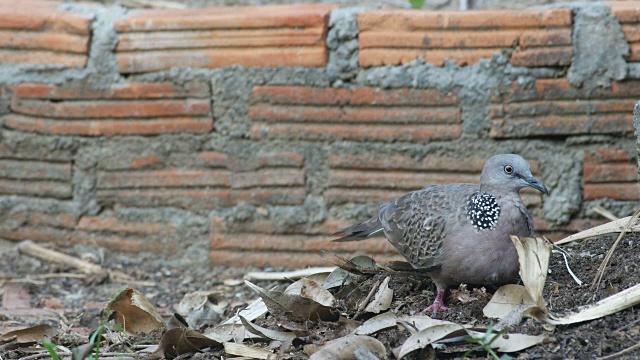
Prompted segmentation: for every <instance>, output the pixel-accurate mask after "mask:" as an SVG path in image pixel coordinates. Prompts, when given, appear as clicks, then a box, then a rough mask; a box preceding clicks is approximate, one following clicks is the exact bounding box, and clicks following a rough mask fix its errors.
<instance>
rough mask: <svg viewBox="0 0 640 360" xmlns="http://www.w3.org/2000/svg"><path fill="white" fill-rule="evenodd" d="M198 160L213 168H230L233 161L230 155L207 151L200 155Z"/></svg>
mask: <svg viewBox="0 0 640 360" xmlns="http://www.w3.org/2000/svg"><path fill="white" fill-rule="evenodd" d="M198 158H200V159H201V160H202V161H204V162H205V164H206V165H207V166H209V167H212V168H229V167H230V164H231V160H230V159H229V155H227V154H223V153H221V152H217V151H205V152H201V153H198Z"/></svg>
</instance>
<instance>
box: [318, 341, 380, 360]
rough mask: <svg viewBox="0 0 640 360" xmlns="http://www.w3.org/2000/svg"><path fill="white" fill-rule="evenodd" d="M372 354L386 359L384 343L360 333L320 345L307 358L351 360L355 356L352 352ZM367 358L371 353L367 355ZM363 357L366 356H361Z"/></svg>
mask: <svg viewBox="0 0 640 360" xmlns="http://www.w3.org/2000/svg"><path fill="white" fill-rule="evenodd" d="M356 353H360V354H365V355H366V354H368V353H370V354H372V355H373V356H376V357H377V358H378V359H386V358H387V351H386V349H385V347H384V345H383V344H382V343H381V342H380V341H378V340H377V339H375V338H372V337H370V336H362V335H347V336H345V337H341V338H338V339H335V340H332V341H329V342H328V343H326V344H325V345H324V346H322V347H321V348H320V349H319V350H318V351H316V352H315V353H313V355H311V356H310V357H309V360H351V359H354V358H357V357H356V356H354V354H356ZM369 356H370V357H369V358H373V357H371V355H369ZM362 358H365V359H366V357H364V356H363V357H362Z"/></svg>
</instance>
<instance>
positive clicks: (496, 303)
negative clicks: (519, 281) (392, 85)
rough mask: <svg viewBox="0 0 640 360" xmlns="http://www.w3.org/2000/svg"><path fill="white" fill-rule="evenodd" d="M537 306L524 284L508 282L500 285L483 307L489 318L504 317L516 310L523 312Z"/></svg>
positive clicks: (485, 314)
mask: <svg viewBox="0 0 640 360" xmlns="http://www.w3.org/2000/svg"><path fill="white" fill-rule="evenodd" d="M534 306H536V303H535V302H533V300H532V299H531V295H529V292H528V291H527V289H526V288H525V287H524V286H522V285H516V284H508V285H504V286H502V287H500V288H499V289H498V290H497V291H496V292H495V294H493V297H491V300H490V301H489V303H488V304H487V305H486V306H485V307H484V309H482V312H483V313H484V316H486V317H489V318H496V319H504V318H505V317H507V315H509V314H510V313H512V312H513V311H514V310H515V311H519V312H520V313H523V312H524V311H525V310H527V309H529V308H532V307H534Z"/></svg>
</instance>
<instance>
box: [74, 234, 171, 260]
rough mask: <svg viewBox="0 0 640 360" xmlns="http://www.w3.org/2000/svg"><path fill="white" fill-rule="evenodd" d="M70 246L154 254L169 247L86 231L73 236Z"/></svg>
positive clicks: (163, 251) (144, 240) (162, 251)
mask: <svg viewBox="0 0 640 360" xmlns="http://www.w3.org/2000/svg"><path fill="white" fill-rule="evenodd" d="M68 244H69V245H75V244H88V245H97V246H99V247H102V248H106V249H111V250H116V251H126V252H150V253H154V254H156V255H157V254H162V253H165V252H166V251H168V250H169V249H168V247H167V246H165V245H163V244H161V243H158V242H154V241H150V239H132V238H131V237H126V238H122V237H118V236H110V235H107V236H105V235H96V234H93V233H86V232H84V231H76V232H74V233H73V234H71V236H70V238H69V241H68Z"/></svg>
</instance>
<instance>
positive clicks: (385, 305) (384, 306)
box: [364, 276, 393, 314]
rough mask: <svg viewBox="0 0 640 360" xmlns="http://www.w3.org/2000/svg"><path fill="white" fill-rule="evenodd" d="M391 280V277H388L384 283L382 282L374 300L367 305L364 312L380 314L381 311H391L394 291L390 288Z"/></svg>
mask: <svg viewBox="0 0 640 360" xmlns="http://www.w3.org/2000/svg"><path fill="white" fill-rule="evenodd" d="M390 279H391V277H390V276H387V277H386V278H385V279H384V281H382V284H380V287H378V291H377V292H376V294H375V296H374V297H373V300H371V302H370V303H369V304H368V305H367V307H366V308H365V309H364V312H368V313H374V314H379V313H380V312H381V311H385V310H388V309H389V307H390V306H391V301H392V300H393V290H391V289H390V288H389V280H390Z"/></svg>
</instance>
